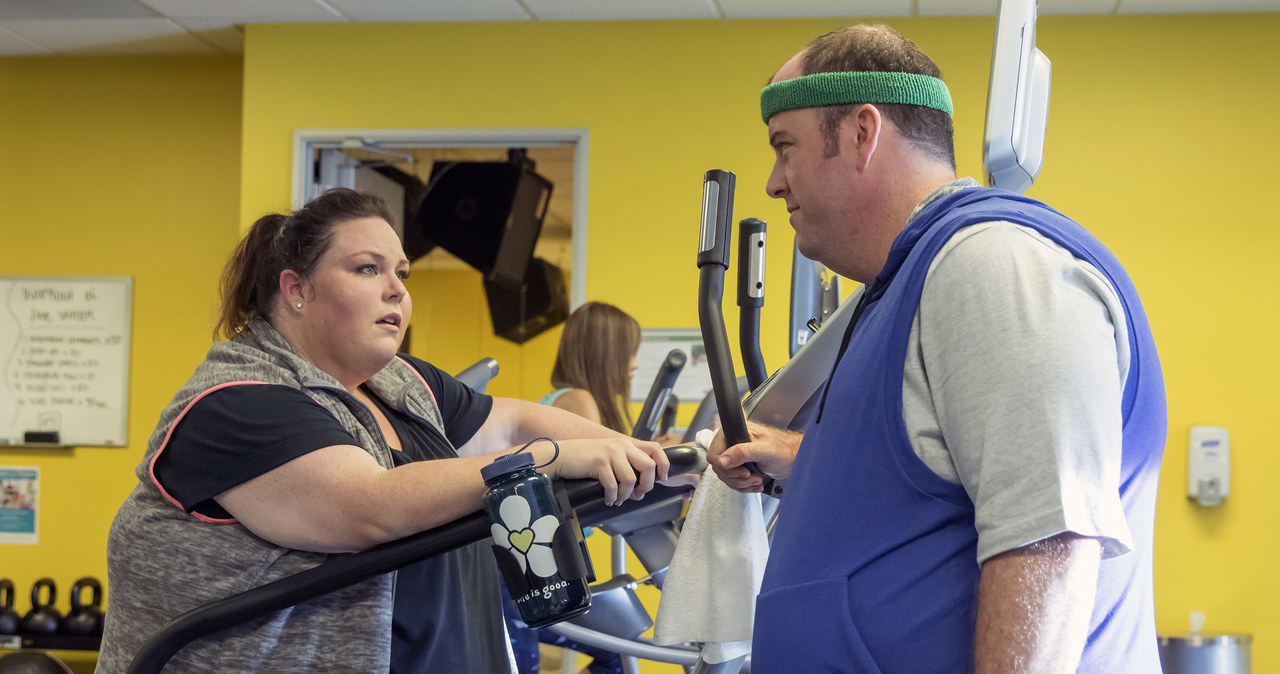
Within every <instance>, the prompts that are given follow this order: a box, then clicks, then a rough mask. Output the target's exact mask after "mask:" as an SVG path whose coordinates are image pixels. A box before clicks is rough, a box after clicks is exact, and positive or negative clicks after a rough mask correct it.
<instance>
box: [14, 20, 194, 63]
mask: <svg viewBox="0 0 1280 674" xmlns="http://www.w3.org/2000/svg"><path fill="white" fill-rule="evenodd" d="M5 26H6V27H7V28H8V29H9V30H11V31H13V32H14V33H17V34H19V35H21V36H22V37H25V38H27V39H29V40H32V41H34V42H36V43H39V44H41V45H44V46H45V47H48V48H49V49H50V50H52V51H53V52H55V53H57V54H211V53H215V52H216V50H215V49H214V48H213V47H211V46H209V45H207V44H205V43H204V42H201V41H200V40H198V39H196V38H195V37H193V36H192V35H191V34H190V33H188V32H187V31H185V30H183V29H182V28H181V27H180V26H178V25H177V24H175V23H173V22H172V21H169V20H167V19H100V20H79V19H64V20H61V21H51V20H50V21H45V20H30V21H9V22H7V23H5Z"/></svg>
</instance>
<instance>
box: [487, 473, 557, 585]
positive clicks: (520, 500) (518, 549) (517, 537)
mask: <svg viewBox="0 0 1280 674" xmlns="http://www.w3.org/2000/svg"><path fill="white" fill-rule="evenodd" d="M498 514H499V515H500V516H501V518H502V523H501V524H499V523H497V522H495V523H494V524H492V525H491V526H490V529H489V530H490V533H492V535H493V542H494V543H497V544H498V545H500V546H502V547H504V548H506V549H507V550H508V551H510V552H511V553H512V556H514V557H515V558H516V561H517V562H519V563H520V570H521V571H525V570H530V571H533V573H534V574H535V575H538V576H541V577H542V578H549V577H551V576H553V575H555V574H556V572H557V570H558V569H557V568H556V558H555V555H554V554H552V552H551V540H552V538H553V537H554V536H555V533H556V528H557V527H559V526H560V521H559V520H557V519H556V517H555V515H543V516H542V517H539V518H538V519H537V520H536V521H534V522H533V523H530V522H529V519H530V518H531V517H532V516H533V513H532V512H531V509H530V508H529V502H528V501H526V500H525V499H524V497H523V496H519V495H515V494H513V495H511V496H508V497H506V498H504V499H502V503H500V504H499V505H498Z"/></svg>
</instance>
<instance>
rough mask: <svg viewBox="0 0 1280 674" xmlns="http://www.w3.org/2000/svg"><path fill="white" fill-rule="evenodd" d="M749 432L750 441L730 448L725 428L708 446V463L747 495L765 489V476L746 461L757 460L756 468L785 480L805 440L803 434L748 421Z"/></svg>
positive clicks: (721, 477)
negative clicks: (755, 471) (726, 444)
mask: <svg viewBox="0 0 1280 674" xmlns="http://www.w3.org/2000/svg"><path fill="white" fill-rule="evenodd" d="M747 431H748V432H749V433H750V434H751V441H750V442H744V443H742V444H738V445H734V446H732V447H726V446H725V440H724V432H723V431H721V432H719V433H716V437H715V440H713V441H712V442H711V446H710V447H708V448H707V463H709V464H711V467H712V469H713V470H715V472H716V475H718V476H720V480H721V481H722V482H724V483H725V484H727V485H729V486H730V487H732V488H733V489H734V490H735V491H739V492H742V493H744V494H749V493H755V492H760V491H763V487H762V486H761V485H762V484H763V482H764V478H763V477H762V476H761V475H759V474H757V473H752V472H751V471H750V470H749V469H748V468H747V467H746V464H748V463H752V462H754V463H755V465H756V468H758V469H759V470H761V471H763V472H764V473H765V474H766V475H768V476H769V477H772V478H774V479H775V480H780V479H784V478H786V477H787V476H788V475H790V474H791V465H792V464H793V463H795V460H796V452H797V451H798V450H799V449H800V441H801V440H803V439H804V434H803V433H796V432H794V431H788V430H783V429H781V428H773V427H772V426H764V425H761V424H756V423H751V422H747Z"/></svg>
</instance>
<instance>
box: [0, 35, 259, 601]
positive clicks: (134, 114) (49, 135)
mask: <svg viewBox="0 0 1280 674" xmlns="http://www.w3.org/2000/svg"><path fill="white" fill-rule="evenodd" d="M240 73H241V61H240V59H239V58H231V57H218V58H208V57H202V58H173V57H168V58H163V59H161V58H124V57H121V58H94V59H89V58H35V59H0V91H3V92H4V104H3V105H0V148H2V149H0V152H2V153H3V155H2V156H3V160H0V231H3V237H2V238H0V274H4V275H11V274H12V275H31V276H38V275H65V276H70V275H86V276H132V277H133V323H132V348H131V361H130V362H131V366H130V371H129V373H130V387H129V395H128V403H129V432H128V446H127V447H126V448H124V449H102V448H69V449H4V450H0V465H35V466H39V467H40V468H41V475H40V479H41V501H40V512H39V517H40V525H39V545H35V546H28V545H0V577H8V578H12V579H13V580H14V583H15V584H16V585H17V588H18V591H17V599H16V601H15V608H16V609H17V610H18V611H19V612H20V613H25V612H26V611H27V609H28V608H29V601H28V599H27V595H28V592H29V588H30V587H31V583H32V582H33V581H34V580H35V579H36V578H39V577H42V576H49V577H52V578H53V579H54V580H55V581H56V582H57V583H58V586H59V598H58V600H57V606H58V608H59V609H60V610H61V611H63V612H66V610H67V606H68V601H67V591H68V589H69V588H70V586H71V584H72V582H73V581H75V580H76V579H77V578H79V577H80V576H84V575H93V576H97V577H98V578H100V579H104V580H105V579H106V558H105V555H106V553H105V550H106V534H107V528H108V526H109V525H110V523H111V518H112V517H113V516H114V515H115V511H116V508H118V507H119V505H120V503H121V501H123V500H124V497H125V495H126V494H127V493H128V492H129V490H130V489H132V488H133V485H134V484H135V483H136V480H135V478H134V477H133V470H134V467H135V466H136V465H137V464H138V460H139V459H140V457H141V456H142V450H143V448H144V447H145V445H146V440H147V436H148V435H149V434H150V433H151V428H152V426H154V425H155V420H156V416H157V414H158V413H159V411H160V408H161V407H163V406H164V404H165V403H166V402H168V400H169V399H170V398H171V397H172V396H173V393H174V391H176V390H177V388H178V387H179V386H180V385H181V384H182V382H184V381H185V380H186V378H187V377H188V376H189V375H190V373H191V369H192V367H193V366H194V364H195V363H197V362H199V360H200V358H201V357H202V356H203V354H204V352H205V350H206V349H208V347H209V344H210V342H211V337H210V328H211V325H212V324H211V323H210V317H211V311H212V307H213V304H214V302H215V299H216V289H215V287H214V285H215V279H216V278H217V274H218V270H219V269H220V268H221V264H222V258H223V257H224V256H225V255H226V253H227V252H228V251H229V250H230V248H231V246H232V245H233V243H234V242H235V238H236V235H237V232H238V226H237V221H236V218H237V214H238V212H239V211H238V207H239V193H238V190H239V178H240V163H239V162H240V152H239V138H240Z"/></svg>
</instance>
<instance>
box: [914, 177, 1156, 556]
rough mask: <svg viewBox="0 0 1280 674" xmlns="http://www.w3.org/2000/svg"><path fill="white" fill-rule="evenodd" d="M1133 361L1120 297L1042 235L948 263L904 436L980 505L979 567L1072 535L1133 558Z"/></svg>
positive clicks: (929, 304) (988, 236)
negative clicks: (1129, 500)
mask: <svg viewBox="0 0 1280 674" xmlns="http://www.w3.org/2000/svg"><path fill="white" fill-rule="evenodd" d="M972 186H977V183H976V182H975V181H973V180H971V179H964V180H958V181H954V182H952V183H949V184H947V185H945V186H943V187H942V188H939V189H938V190H937V191H936V192H934V193H933V194H931V195H930V196H929V197H928V198H926V199H925V200H924V201H923V202H921V206H923V205H925V204H927V203H929V202H930V201H932V200H933V199H935V198H938V197H941V196H945V195H946V194H949V193H951V192H954V191H956V190H958V189H965V188H967V187H972ZM918 209H919V207H917V210H918ZM1128 358H1129V346H1128V341H1127V332H1126V329H1125V322H1124V311H1123V308H1122V307H1121V305H1120V301H1119V299H1118V297H1117V296H1116V293H1115V290H1114V289H1113V288H1112V287H1111V285H1110V283H1109V282H1108V281H1107V280H1106V278H1105V277H1104V276H1103V275H1102V274H1101V273H1100V272H1099V271H1098V270H1097V269H1096V268H1094V267H1093V266H1092V265H1090V264H1088V263H1087V262H1085V261H1083V260H1080V259H1078V258H1076V257H1074V256H1073V255H1071V253H1070V252H1068V251H1067V250H1066V249H1064V248H1062V247H1061V246H1058V245H1057V244H1056V243H1054V242H1052V241H1050V240H1049V239H1047V238H1045V237H1044V236H1041V235H1040V234H1039V233H1038V232H1036V231H1035V230H1033V229H1030V228H1026V227H1021V226H1018V225H1015V224H1012V223H1008V222H988V223H980V224H977V225H974V226H972V227H968V228H965V229H964V230H961V231H960V232H959V233H957V234H956V235H955V236H953V237H952V238H951V240H950V241H948V242H947V244H946V245H945V246H944V247H943V248H942V250H941V251H939V253H938V255H937V257H935V258H934V260H933V263H932V264H931V265H930V268H929V272H928V276H927V277H926V280H925V285H924V290H923V294H922V296H921V299H920V307H919V309H918V310H917V313H916V318H915V322H914V323H913V325H912V329H911V335H910V337H909V342H908V347H907V360H906V364H905V366H904V371H903V384H902V392H903V411H902V414H903V422H904V423H905V425H906V428H907V432H908V436H909V437H910V438H911V443H912V447H913V448H914V449H915V452H916V455H917V456H919V457H920V459H921V460H922V461H923V462H924V463H925V465H927V466H928V467H929V468H930V469H932V470H933V471H934V472H935V473H937V474H938V475H939V476H941V477H942V478H944V479H946V480H948V481H950V482H952V483H956V484H960V485H963V486H964V488H965V491H966V492H967V493H968V494H969V498H970V499H972V500H973V503H974V508H975V518H976V522H975V524H976V527H977V530H978V562H979V563H981V562H983V561H985V560H986V559H988V558H990V557H991V556H993V555H996V554H999V553H1001V552H1005V551H1007V550H1011V549H1014V548H1018V547H1021V546H1024V545H1027V544H1029V543H1033V542H1035V541H1037V540H1041V539H1044V538H1048V537H1050V536H1054V535H1056V534H1059V533H1063V532H1066V531H1071V532H1074V533H1077V534H1080V535H1083V536H1091V537H1096V538H1098V539H1100V541H1101V542H1102V545H1103V555H1104V557H1114V556H1118V555H1122V554H1124V553H1126V552H1128V551H1129V550H1130V549H1131V548H1132V545H1133V544H1132V540H1131V536H1130V534H1129V529H1128V525H1127V523H1126V521H1125V518H1124V510H1123V508H1122V507H1121V503H1120V497H1119V478H1120V455H1121V418H1120V398H1121V392H1122V388H1123V385H1124V380H1125V377H1126V375H1127V373H1128V367H1129V363H1128Z"/></svg>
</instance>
